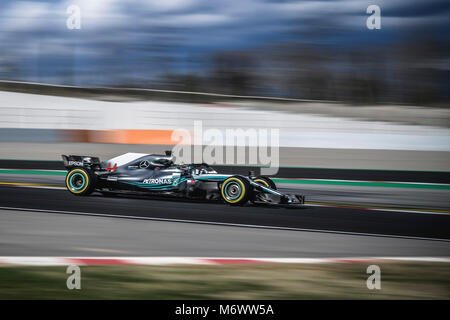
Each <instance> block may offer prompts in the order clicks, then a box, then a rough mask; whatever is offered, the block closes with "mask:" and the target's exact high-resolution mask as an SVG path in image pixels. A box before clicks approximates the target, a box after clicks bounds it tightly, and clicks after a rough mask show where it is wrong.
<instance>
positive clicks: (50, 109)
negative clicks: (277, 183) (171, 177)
mask: <svg viewBox="0 0 450 320" xmlns="http://www.w3.org/2000/svg"><path fill="white" fill-rule="evenodd" d="M336 107H338V106H336ZM195 120H202V124H203V129H204V130H207V129H209V128H215V129H219V130H220V131H221V132H224V131H225V130H226V129H227V128H228V129H236V128H242V129H244V130H246V129H248V128H254V129H263V128H267V129H271V128H273V129H279V130H280V146H282V147H310V148H342V149H388V150H424V151H427V150H429V151H450V129H446V128H438V127H431V126H418V125H403V124H396V123H391V122H375V121H362V120H355V119H350V118H343V117H334V116H325V115H314V114H299V113H287V112H278V111H270V110H254V109H250V108H245V107H239V106H229V107H227V106H211V105H208V106H207V105H201V104H198V105H197V104H187V103H173V102H155V101H145V102H142V101H141V102H105V101H96V100H87V99H78V98H67V97H55V96H44V95H33V94H23V93H13V92H0V128H33V129H90V130H107V129H180V128H184V129H187V130H192V129H193V127H194V121H195ZM3 140H4V139H3Z"/></svg>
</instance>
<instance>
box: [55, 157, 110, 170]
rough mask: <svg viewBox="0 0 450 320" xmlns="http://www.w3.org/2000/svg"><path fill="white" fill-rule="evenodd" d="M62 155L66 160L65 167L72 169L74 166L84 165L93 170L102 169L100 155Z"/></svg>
mask: <svg viewBox="0 0 450 320" xmlns="http://www.w3.org/2000/svg"><path fill="white" fill-rule="evenodd" d="M61 157H62V159H63V161H64V167H65V168H66V169H67V170H71V169H72V168H74V167H83V168H88V169H92V170H100V169H101V163H100V159H99V158H98V157H91V156H75V155H69V156H66V155H65V154H62V155H61Z"/></svg>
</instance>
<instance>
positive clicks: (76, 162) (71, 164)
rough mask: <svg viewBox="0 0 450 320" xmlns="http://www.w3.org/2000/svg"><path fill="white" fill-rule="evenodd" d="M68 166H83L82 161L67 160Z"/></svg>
mask: <svg viewBox="0 0 450 320" xmlns="http://www.w3.org/2000/svg"><path fill="white" fill-rule="evenodd" d="M69 166H76V167H82V166H83V162H80V161H69Z"/></svg>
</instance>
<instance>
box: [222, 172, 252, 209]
mask: <svg viewBox="0 0 450 320" xmlns="http://www.w3.org/2000/svg"><path fill="white" fill-rule="evenodd" d="M231 181H234V182H237V183H238V184H239V185H240V186H241V188H242V192H241V195H240V196H239V198H237V199H234V200H228V199H227V198H226V196H225V186H226V185H227V184H228V183H229V182H231ZM220 192H221V193H222V198H223V199H224V200H225V201H226V202H228V203H237V202H239V201H241V200H242V199H243V198H244V197H245V194H246V193H247V188H246V187H245V184H244V183H243V182H242V181H241V180H240V179H238V178H228V179H227V180H225V181H224V182H223V184H222V188H221V190H220Z"/></svg>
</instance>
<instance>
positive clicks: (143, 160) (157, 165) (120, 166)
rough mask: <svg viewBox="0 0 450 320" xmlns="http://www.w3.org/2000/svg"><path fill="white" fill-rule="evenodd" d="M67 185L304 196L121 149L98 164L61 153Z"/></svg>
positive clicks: (282, 198)
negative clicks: (113, 156)
mask: <svg viewBox="0 0 450 320" xmlns="http://www.w3.org/2000/svg"><path fill="white" fill-rule="evenodd" d="M62 158H63V161H64V166H65V168H66V169H67V170H68V173H67V176H66V187H67V189H68V190H69V192H71V193H72V194H74V195H77V196H86V195H89V194H91V193H92V192H94V191H98V192H100V193H102V194H104V195H116V194H118V193H121V194H127V193H128V194H129V193H133V194H136V193H139V194H141V193H145V194H150V195H164V196H177V197H184V198H187V199H206V200H223V201H225V202H226V203H228V204H230V205H244V204H246V203H248V202H249V201H250V202H252V203H271V204H303V203H304V196H301V195H293V194H284V193H282V192H280V191H278V190H277V187H276V185H275V183H274V182H273V181H272V180H271V179H270V178H268V177H264V176H258V177H255V176H254V174H253V173H252V172H250V173H249V175H248V176H244V175H228V174H218V173H217V172H216V171H215V170H214V169H212V168H211V167H210V166H209V165H207V164H206V163H201V164H187V165H183V164H175V163H174V157H173V156H172V153H171V151H166V152H165V155H158V154H142V153H126V154H123V155H121V156H118V157H115V158H113V159H110V160H108V161H107V162H106V163H101V162H100V160H99V158H98V157H91V156H76V155H69V156H66V155H62Z"/></svg>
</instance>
